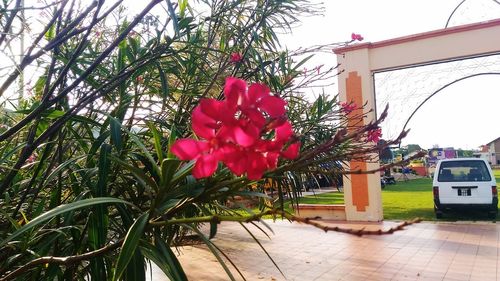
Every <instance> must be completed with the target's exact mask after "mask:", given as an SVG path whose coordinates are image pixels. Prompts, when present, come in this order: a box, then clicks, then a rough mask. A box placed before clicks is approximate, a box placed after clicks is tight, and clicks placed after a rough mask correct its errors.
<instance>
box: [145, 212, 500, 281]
mask: <svg viewBox="0 0 500 281" xmlns="http://www.w3.org/2000/svg"><path fill="white" fill-rule="evenodd" d="M332 224H333V223H332ZM394 224H395V223H394V222H384V223H381V224H377V223H373V224H365V225H358V224H349V223H343V224H342V225H339V226H343V227H350V228H359V227H363V226H364V227H367V228H368V229H380V228H388V227H390V226H392V225H394ZM269 225H270V226H271V228H272V229H273V231H274V234H272V233H270V234H269V235H270V237H271V239H269V238H267V237H266V236H265V235H264V234H262V232H260V231H259V230H258V229H257V228H256V227H254V226H252V225H248V227H249V229H251V230H252V232H253V233H255V234H256V236H257V237H258V239H259V240H260V241H261V243H262V245H263V246H264V247H265V249H266V250H267V251H268V252H269V254H270V255H271V256H272V257H273V258H274V260H275V261H276V263H277V264H278V265H279V266H280V268H281V270H282V271H283V274H284V276H283V275H281V274H280V273H279V271H278V270H277V269H276V268H275V267H274V266H273V264H272V262H271V261H270V260H269V258H267V256H266V254H265V253H264V252H263V251H262V250H261V249H260V248H259V246H258V245H257V244H256V243H255V242H254V241H253V239H252V238H251V237H250V236H249V235H248V233H247V232H246V231H245V230H244V229H243V228H242V227H241V226H240V225H238V224H234V223H223V224H222V225H221V227H220V228H219V231H218V234H217V237H216V238H215V239H213V242H214V243H215V244H216V245H217V246H218V247H219V248H221V249H222V250H223V251H224V252H225V253H226V254H227V255H228V256H229V257H230V258H231V260H232V261H233V262H234V263H235V264H236V265H237V266H238V268H239V269H240V270H241V272H242V273H243V275H244V276H245V277H246V278H247V280H303V281H308V280H318V281H319V280H328V281H330V280H450V281H451V280H455V281H458V280H500V272H497V268H498V266H499V264H500V259H499V255H500V252H499V250H498V249H499V243H500V240H499V235H500V226H499V225H497V224H495V223H489V222H481V223H467V222H458V223H430V222H423V223H419V224H415V225H412V226H408V227H406V229H405V230H404V231H399V232H396V233H394V234H392V235H382V236H363V237H356V236H353V235H348V234H343V233H335V232H328V233H325V232H323V231H322V230H320V229H317V228H314V227H312V226H308V225H300V224H298V223H293V224H292V223H289V222H286V221H277V222H276V223H273V222H269ZM260 226H261V227H262V225H260ZM180 261H181V263H182V264H183V266H184V267H185V270H186V272H187V274H188V276H189V279H190V280H195V281H197V280H203V281H210V280H229V278H228V277H227V275H226V274H225V273H224V271H223V269H222V267H221V266H220V265H219V263H218V262H217V260H216V258H215V257H214V256H213V255H212V254H211V253H210V252H209V251H208V250H207V248H206V247H205V246H203V245H196V246H188V247H183V248H181V249H180ZM228 266H229V267H231V265H228ZM232 272H233V273H234V274H235V276H236V277H237V279H238V280H242V278H241V277H239V276H237V274H238V273H237V272H236V271H235V270H234V268H232ZM153 273H154V276H153V280H155V281H156V280H166V279H164V278H162V277H161V276H160V275H161V272H158V271H157V270H153Z"/></svg>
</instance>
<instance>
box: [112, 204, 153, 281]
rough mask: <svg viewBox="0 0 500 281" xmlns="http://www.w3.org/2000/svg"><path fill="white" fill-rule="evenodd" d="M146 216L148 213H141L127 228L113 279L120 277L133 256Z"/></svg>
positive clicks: (142, 232) (146, 220)
mask: <svg viewBox="0 0 500 281" xmlns="http://www.w3.org/2000/svg"><path fill="white" fill-rule="evenodd" d="M148 217H149V214H148V213H144V214H142V215H141V216H139V217H138V218H137V219H136V220H135V222H134V224H133V225H132V226H131V227H130V229H129V230H128V232H127V235H126V236H125V241H123V245H122V248H121V251H120V255H119V256H118V260H117V261H116V266H115V271H114V275H113V281H116V280H118V279H120V277H121V276H122V274H123V272H124V271H125V269H126V268H127V265H128V263H129V262H130V260H131V259H132V257H133V256H134V254H135V251H136V250H137V245H139V241H140V239H141V237H142V236H143V235H144V228H145V227H146V224H147V222H148Z"/></svg>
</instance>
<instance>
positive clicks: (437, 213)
mask: <svg viewBox="0 0 500 281" xmlns="http://www.w3.org/2000/svg"><path fill="white" fill-rule="evenodd" d="M434 213H435V214H436V219H442V218H443V212H442V211H440V210H439V209H438V208H436V207H434Z"/></svg>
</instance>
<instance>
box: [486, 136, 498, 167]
mask: <svg viewBox="0 0 500 281" xmlns="http://www.w3.org/2000/svg"><path fill="white" fill-rule="evenodd" d="M486 145H487V146H488V154H489V157H490V159H489V162H490V164H491V165H500V137H498V138H496V139H495V140H493V141H491V142H489V143H487V144H486Z"/></svg>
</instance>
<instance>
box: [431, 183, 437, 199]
mask: <svg viewBox="0 0 500 281" xmlns="http://www.w3.org/2000/svg"><path fill="white" fill-rule="evenodd" d="M432 194H433V195H434V198H436V199H437V198H439V187H438V186H433V187H432Z"/></svg>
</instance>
